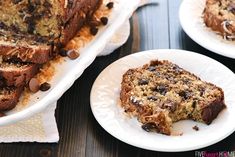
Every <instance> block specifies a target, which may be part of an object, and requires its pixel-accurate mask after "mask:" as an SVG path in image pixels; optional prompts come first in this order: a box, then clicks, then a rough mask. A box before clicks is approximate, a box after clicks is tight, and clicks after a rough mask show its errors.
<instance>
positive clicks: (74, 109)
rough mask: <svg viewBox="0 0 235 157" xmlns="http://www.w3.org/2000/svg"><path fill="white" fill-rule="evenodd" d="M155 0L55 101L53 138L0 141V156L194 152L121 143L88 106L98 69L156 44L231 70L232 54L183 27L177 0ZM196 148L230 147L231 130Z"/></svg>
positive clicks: (129, 156) (234, 66)
mask: <svg viewBox="0 0 235 157" xmlns="http://www.w3.org/2000/svg"><path fill="white" fill-rule="evenodd" d="M158 2H159V5H153V6H146V7H144V8H141V9H139V10H138V11H137V12H136V13H134V15H133V17H132V19H131V25H132V27H131V35H130V38H129V40H128V41H127V43H126V44H125V45H124V46H122V47H121V48H119V49H118V50H117V51H115V52H114V53H113V54H111V55H109V56H105V57H99V58H97V59H96V60H95V61H94V62H93V64H92V65H91V66H90V67H89V68H88V69H87V70H86V71H85V72H84V73H83V75H82V76H81V77H80V78H79V79H78V80H77V81H76V83H75V84H74V85H73V87H72V88H71V89H69V90H68V91H67V92H66V93H65V94H64V95H63V96H62V98H61V99H60V100H59V101H58V108H57V110H56V118H57V123H58V129H59V133H60V142H59V143H58V144H39V143H14V144H0V157H57V156H58V157H142V156H144V157H157V156H163V157H167V156H179V157H190V156H195V151H191V152H184V153H162V152H153V151H148V150H143V149H139V148H136V147H133V146H130V145H127V144H125V143H123V142H121V141H119V140H117V139H115V138H114V137H112V136H111V135H109V134H108V133H107V132H106V131H105V130H104V129H103V128H102V127H101V126H100V125H99V124H98V123H97V122H96V120H95V119H94V117H93V115H92V112H91V109H90V99H89V98H90V90H91V86H92V84H93V82H94V80H95V79H96V77H97V76H98V75H99V73H100V72H101V71H102V70H103V69H104V68H105V67H106V66H107V65H109V64H110V63H112V62H113V61H115V60H117V59H119V58H120V57H123V56H126V55H128V54H130V53H134V52H137V51H142V50H149V49H160V48H166V49H169V48H171V49H174V48H177V49H184V50H190V51H195V52H198V53H201V54H204V55H206V56H209V57H211V58H214V59H216V60H218V61H220V62H221V63H223V64H225V65H226V66H227V67H229V68H230V69H231V70H233V71H234V72H235V60H234V59H230V58H226V57H222V56H220V55H216V54H214V53H212V52H210V51H208V50H206V49H204V48H202V47H201V46H199V45H198V44H196V43H195V42H194V41H192V40H191V39H190V38H189V37H188V36H187V35H186V34H185V33H184V32H183V30H182V28H181V26H180V24H179V18H178V10H179V5H180V2H181V0H158ZM78 68H79V67H78ZM234 114H235V113H234ZM234 121H235V120H234ZM234 125H235V123H234ZM202 140H203V139H202ZM192 142H193V141H192ZM199 151H214V152H218V151H235V133H233V134H232V135H230V136H229V137H228V138H226V139H225V140H223V141H221V142H219V143H217V144H215V145H212V146H210V147H207V148H203V149H201V150H199Z"/></svg>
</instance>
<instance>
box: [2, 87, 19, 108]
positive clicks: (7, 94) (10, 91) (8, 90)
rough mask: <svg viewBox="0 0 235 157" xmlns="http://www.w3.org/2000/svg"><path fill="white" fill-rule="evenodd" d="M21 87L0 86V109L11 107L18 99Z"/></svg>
mask: <svg viewBox="0 0 235 157" xmlns="http://www.w3.org/2000/svg"><path fill="white" fill-rule="evenodd" d="M22 91H23V87H18V88H16V87H1V88H0V111H7V110H11V109H13V108H14V107H15V106H16V104H17V103H18V101H19V98H20V95H21V93H22Z"/></svg>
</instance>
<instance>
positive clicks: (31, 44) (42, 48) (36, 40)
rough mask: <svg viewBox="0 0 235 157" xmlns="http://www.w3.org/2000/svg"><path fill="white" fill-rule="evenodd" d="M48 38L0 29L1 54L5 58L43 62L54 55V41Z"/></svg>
mask: <svg viewBox="0 0 235 157" xmlns="http://www.w3.org/2000/svg"><path fill="white" fill-rule="evenodd" d="M48 42H49V41H48V39H47V38H43V37H37V36H33V35H24V34H16V33H14V32H12V31H6V30H3V29H2V30H0V55H2V57H3V58H4V59H5V60H8V59H14V60H19V61H22V62H31V63H37V64H43V63H46V62H47V61H49V60H50V59H51V58H52V57H53V53H54V52H53V51H54V48H53V46H54V45H53V43H52V44H49V43H48Z"/></svg>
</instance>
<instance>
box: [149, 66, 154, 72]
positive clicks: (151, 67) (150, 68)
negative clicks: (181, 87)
mask: <svg viewBox="0 0 235 157" xmlns="http://www.w3.org/2000/svg"><path fill="white" fill-rule="evenodd" d="M147 70H149V71H155V70H156V67H155V66H149V67H148V69H147Z"/></svg>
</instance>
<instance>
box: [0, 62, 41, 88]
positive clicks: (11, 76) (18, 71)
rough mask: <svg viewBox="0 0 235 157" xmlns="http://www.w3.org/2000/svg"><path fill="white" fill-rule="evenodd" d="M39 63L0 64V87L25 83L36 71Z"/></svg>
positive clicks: (17, 85) (18, 85)
mask: <svg viewBox="0 0 235 157" xmlns="http://www.w3.org/2000/svg"><path fill="white" fill-rule="evenodd" d="M38 71H39V65H36V64H23V63H7V62H3V63H1V64H0V87H1V86H15V87H20V86H23V85H25V84H26V83H27V82H28V81H29V80H30V79H31V78H32V77H33V76H34V75H35V74H36V73H37V72H38Z"/></svg>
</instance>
